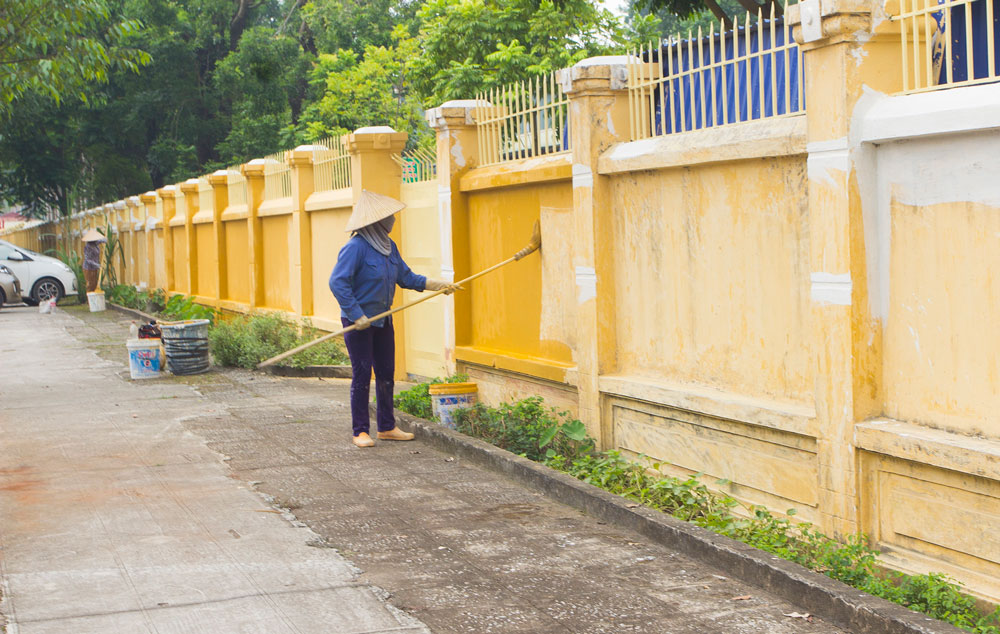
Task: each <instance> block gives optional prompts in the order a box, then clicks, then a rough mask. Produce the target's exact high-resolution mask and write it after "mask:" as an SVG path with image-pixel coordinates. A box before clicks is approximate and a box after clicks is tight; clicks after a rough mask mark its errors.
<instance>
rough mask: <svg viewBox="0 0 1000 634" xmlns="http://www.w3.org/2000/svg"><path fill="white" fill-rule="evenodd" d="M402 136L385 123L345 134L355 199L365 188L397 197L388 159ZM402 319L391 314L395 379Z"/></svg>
mask: <svg viewBox="0 0 1000 634" xmlns="http://www.w3.org/2000/svg"><path fill="white" fill-rule="evenodd" d="M406 138H407V134H406V133H405V132H396V131H395V130H393V129H392V128H390V127H388V126H372V127H367V128H358V129H357V130H355V131H354V133H353V134H349V135H347V137H346V138H345V139H344V143H345V144H346V145H347V149H348V151H350V153H351V187H352V188H353V193H354V201H355V202H357V200H358V198H359V197H360V196H361V192H362V190H365V189H367V190H368V191H370V192H374V193H376V194H383V195H385V196H391V197H392V198H396V199H399V196H400V193H399V190H400V185H402V182H403V171H402V168H401V167H400V166H399V165H398V164H397V163H396V162H395V161H393V160H392V155H393V154H399V153H400V152H402V151H403V148H404V147H405V146H406ZM404 218H405V212H404V213H403V214H400V216H398V217H397V222H396V226H395V227H393V229H392V233H391V234H390V235H391V236H392V238H393V240H395V242H396V243H397V244H398V243H399V237H400V235H402V232H403V230H404V228H403V224H404V223H405V222H406V221H405V219H404ZM400 295H401V293H399V291H398V289H397V291H396V299H395V300H394V301H393V306H395V305H397V304H398V303H399V297H400ZM405 319H406V317H405V315H404V314H403V313H397V314H395V315H393V316H392V322H393V328H394V329H395V331H396V378H397V379H399V380H402V379H405V378H406V345H405V338H404V335H405V331H406V328H405V325H404V324H405V321H404V320H405Z"/></svg>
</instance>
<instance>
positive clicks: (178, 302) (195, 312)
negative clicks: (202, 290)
mask: <svg viewBox="0 0 1000 634" xmlns="http://www.w3.org/2000/svg"><path fill="white" fill-rule="evenodd" d="M161 314H162V316H163V318H164V319H165V320H167V321H186V320H189V319H207V320H209V321H210V322H214V321H215V310H214V309H212V308H209V307H208V306H202V305H201V304H198V303H195V301H194V298H193V297H185V296H184V295H174V296H173V297H171V298H170V299H168V300H167V303H166V305H165V306H164V307H163V310H162V311H161Z"/></svg>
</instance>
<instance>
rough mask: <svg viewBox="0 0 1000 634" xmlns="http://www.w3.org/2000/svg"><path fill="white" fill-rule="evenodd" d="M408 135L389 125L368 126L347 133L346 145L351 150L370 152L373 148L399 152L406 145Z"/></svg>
mask: <svg viewBox="0 0 1000 634" xmlns="http://www.w3.org/2000/svg"><path fill="white" fill-rule="evenodd" d="M407 138H409V135H408V134H407V133H405V132H396V131H395V130H393V129H392V128H390V127H389V126H387V125H386V126H368V127H365V128H358V129H357V130H355V131H354V132H353V133H351V134H348V135H347V140H346V145H347V148H348V150H350V151H351V152H366V151H367V152H370V151H373V150H390V151H392V152H401V151H402V150H403V148H404V147H405V146H406V139H407Z"/></svg>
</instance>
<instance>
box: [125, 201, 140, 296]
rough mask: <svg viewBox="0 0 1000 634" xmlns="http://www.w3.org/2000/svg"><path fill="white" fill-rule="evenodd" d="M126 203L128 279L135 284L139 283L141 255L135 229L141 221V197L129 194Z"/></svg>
mask: <svg viewBox="0 0 1000 634" xmlns="http://www.w3.org/2000/svg"><path fill="white" fill-rule="evenodd" d="M125 205H126V206H127V207H128V213H127V215H128V236H129V240H128V247H129V248H128V263H129V274H128V281H129V282H130V283H131V284H132V285H133V286H135V285H137V284H139V255H138V253H137V251H138V249H137V248H136V246H135V241H136V239H137V238H136V234H135V229H136V226H137V225H138V223H139V197H138V196H129V197H128V198H126V199H125Z"/></svg>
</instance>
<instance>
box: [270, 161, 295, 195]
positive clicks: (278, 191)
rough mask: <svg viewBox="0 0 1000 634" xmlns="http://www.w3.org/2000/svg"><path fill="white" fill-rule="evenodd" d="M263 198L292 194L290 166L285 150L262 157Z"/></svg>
mask: <svg viewBox="0 0 1000 634" xmlns="http://www.w3.org/2000/svg"><path fill="white" fill-rule="evenodd" d="M264 161H265V162H264V200H275V199H277V198H287V197H289V196H291V195H292V167H291V166H290V165H289V164H288V159H287V158H286V153H285V152H276V153H274V154H269V155H268V156H265V157H264Z"/></svg>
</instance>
